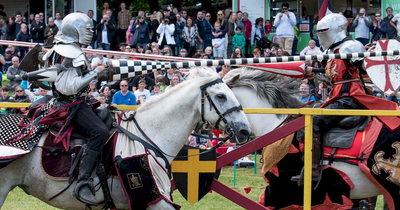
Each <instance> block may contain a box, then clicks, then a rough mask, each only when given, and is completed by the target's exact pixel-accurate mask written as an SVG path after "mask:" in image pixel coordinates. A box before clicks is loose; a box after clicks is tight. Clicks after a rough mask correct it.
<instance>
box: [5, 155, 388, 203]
mask: <svg viewBox="0 0 400 210" xmlns="http://www.w3.org/2000/svg"><path fill="white" fill-rule="evenodd" d="M250 157H251V158H252V159H253V156H250ZM257 157H260V156H257ZM257 163H258V166H260V164H259V162H257ZM219 180H220V181H221V182H223V183H225V184H226V185H228V186H231V187H233V168H232V167H230V166H226V167H224V168H223V171H222V172H221V175H220V178H219ZM248 186H251V187H265V186H266V183H265V182H264V180H263V178H262V176H261V170H260V169H259V168H258V167H257V174H254V169H246V168H238V169H237V176H236V187H248ZM237 191H238V192H240V193H242V194H244V195H246V196H248V197H249V198H251V199H252V200H254V201H258V197H259V195H260V194H261V193H262V191H263V189H252V190H251V192H250V193H248V194H245V192H244V189H237ZM173 198H174V203H177V204H179V205H181V206H182V210H189V209H190V210H192V209H193V210H224V209H229V210H239V209H243V208H241V207H240V206H238V205H236V204H235V203H233V202H231V201H230V200H228V199H226V198H224V197H222V196H221V195H219V194H218V193H216V192H213V193H208V194H207V195H206V196H204V198H203V199H201V200H200V201H199V202H197V203H196V204H194V205H191V204H190V203H188V202H187V201H186V200H185V198H183V197H182V196H181V194H180V193H179V192H178V191H177V190H176V191H175V192H174V193H173ZM1 209H2V210H37V209H43V210H53V209H57V208H54V207H51V206H49V205H47V204H45V203H43V202H41V201H40V200H38V199H36V198H35V197H33V196H29V195H27V194H25V193H24V191H22V190H21V189H20V188H15V189H14V190H13V191H11V192H10V193H9V194H8V197H7V199H6V202H5V204H4V205H3V207H2V208H1ZM376 209H383V208H382V196H379V197H378V203H377V207H376Z"/></svg>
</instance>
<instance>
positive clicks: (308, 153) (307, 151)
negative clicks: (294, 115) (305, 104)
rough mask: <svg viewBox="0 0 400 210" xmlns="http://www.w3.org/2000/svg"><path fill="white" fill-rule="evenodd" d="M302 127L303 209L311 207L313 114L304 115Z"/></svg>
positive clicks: (306, 209) (307, 209)
mask: <svg viewBox="0 0 400 210" xmlns="http://www.w3.org/2000/svg"><path fill="white" fill-rule="evenodd" d="M304 124H305V127H304V144H305V145H304V201H303V205H304V209H305V210H309V209H311V191H312V186H311V179H312V177H311V173H312V172H311V171H312V168H311V164H312V162H311V161H312V130H313V127H312V125H313V116H312V115H310V114H307V115H306V118H305V123H304Z"/></svg>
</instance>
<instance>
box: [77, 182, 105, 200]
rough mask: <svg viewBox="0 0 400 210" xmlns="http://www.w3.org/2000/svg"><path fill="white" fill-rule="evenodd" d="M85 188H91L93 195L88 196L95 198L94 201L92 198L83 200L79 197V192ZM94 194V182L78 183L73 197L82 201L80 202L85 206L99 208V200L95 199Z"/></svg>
mask: <svg viewBox="0 0 400 210" xmlns="http://www.w3.org/2000/svg"><path fill="white" fill-rule="evenodd" d="M84 186H86V187H88V188H89V191H90V192H91V194H90V195H88V196H93V198H92V200H89V199H90V198H88V199H83V198H82V197H81V196H80V195H79V191H80V190H81V189H82V187H84ZM94 194H95V192H94V187H93V182H92V181H91V180H86V181H81V182H78V184H76V187H75V189H74V194H73V196H74V197H75V198H76V199H78V201H80V202H82V203H84V204H87V205H88V206H98V205H99V203H98V202H97V200H96V199H95V197H94Z"/></svg>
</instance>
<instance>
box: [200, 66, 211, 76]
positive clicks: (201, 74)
mask: <svg viewBox="0 0 400 210" xmlns="http://www.w3.org/2000/svg"><path fill="white" fill-rule="evenodd" d="M197 72H198V73H199V76H200V77H209V76H210V75H208V74H207V72H206V70H205V69H202V68H197Z"/></svg>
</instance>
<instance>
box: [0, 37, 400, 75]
mask: <svg viewBox="0 0 400 210" xmlns="http://www.w3.org/2000/svg"><path fill="white" fill-rule="evenodd" d="M1 43H7V44H11V43H15V44H18V46H22V45H23V44H24V43H21V42H18V43H17V42H14V41H5V40H0V44H1ZM28 44H29V46H32V43H28ZM84 51H85V52H88V53H96V54H110V55H117V56H133V57H137V58H143V59H154V60H163V61H171V62H158V63H156V64H155V66H156V68H155V69H153V70H154V71H158V70H164V69H168V68H191V67H207V66H219V65H232V66H244V67H250V68H254V69H258V70H263V71H267V72H271V73H276V74H281V75H285V76H290V77H295V78H302V77H304V74H305V65H304V61H308V60H319V61H321V60H329V59H352V58H365V57H378V56H393V55H399V54H400V51H399V50H388V51H375V52H362V53H340V54H320V55H300V56H282V57H264V58H240V59H223V60H204V59H192V58H180V57H172V56H160V55H150V54H140V53H127V52H117V51H103V50H93V49H84ZM182 60H183V61H182ZM119 61H121V62H122V63H121V62H119ZM127 61H128V60H126V59H116V60H113V61H112V62H113V64H114V62H116V63H115V64H114V66H116V67H121V66H124V67H126V68H122V69H123V71H121V72H123V73H119V72H118V70H114V69H110V77H109V78H110V80H116V79H117V78H121V79H125V78H129V77H132V76H138V75H142V74H147V73H151V72H154V71H150V70H149V67H150V66H154V64H147V63H142V62H140V63H138V62H136V63H135V62H129V63H130V64H129V65H127V66H125V64H124V63H128V62H127ZM296 61H297V62H296ZM292 62H295V63H292ZM132 63H133V66H131V64H132ZM122 64H124V65H122ZM135 65H136V66H135ZM159 65H163V66H164V68H157V66H159ZM126 69H128V71H126ZM134 71H139V72H138V73H134ZM119 74H121V76H119ZM32 79H33V77H32Z"/></svg>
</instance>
